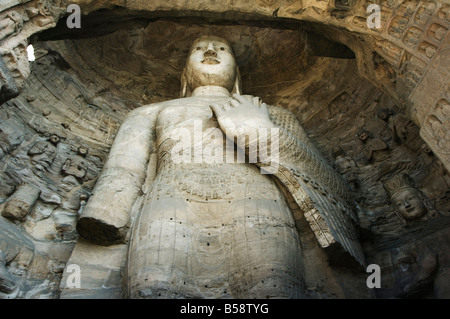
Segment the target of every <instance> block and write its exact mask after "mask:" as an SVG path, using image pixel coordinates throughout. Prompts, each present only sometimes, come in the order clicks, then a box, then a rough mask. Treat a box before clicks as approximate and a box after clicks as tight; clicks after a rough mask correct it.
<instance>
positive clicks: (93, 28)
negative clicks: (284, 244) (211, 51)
mask: <svg viewBox="0 0 450 319" xmlns="http://www.w3.org/2000/svg"><path fill="white" fill-rule="evenodd" d="M372 2H373V1H358V0H354V1H338V0H336V1H313V0H311V1H306V0H305V1H276V0H273V1H253V2H251V3H249V2H248V1H216V2H212V3H211V2H209V1H189V2H182V3H181V2H180V1H175V0H174V1H126V4H124V2H123V1H89V0H83V1H70V3H79V4H80V6H81V9H82V13H83V16H82V28H81V29H80V30H77V29H68V28H67V26H66V24H65V20H64V18H63V16H64V14H65V12H66V10H65V8H66V5H67V4H68V3H69V2H67V3H65V2H64V1H62V2H61V1H50V0H39V1H38V0H34V1H17V0H8V1H6V2H2V4H1V5H0V85H1V87H0V103H2V104H1V107H0V167H1V169H0V176H1V180H0V202H1V204H0V210H1V211H2V217H0V222H1V224H0V225H1V227H2V231H1V232H0V234H1V236H2V237H1V240H0V245H1V246H0V295H1V296H2V297H5V298H56V297H59V296H61V297H65V298H72V297H89V298H93V297H116V298H119V297H121V296H122V292H121V288H120V287H121V282H120V281H121V275H120V272H121V269H122V268H123V265H124V263H125V255H124V251H125V248H124V246H123V245H117V246H111V247H108V248H104V247H101V246H98V247H97V246H95V245H94V244H92V243H89V242H87V241H86V240H84V239H80V240H78V242H77V239H78V234H77V232H76V229H75V223H76V219H77V216H78V214H79V212H80V211H81V210H82V209H83V207H84V205H85V203H86V201H87V200H88V198H89V196H90V195H91V194H90V193H91V190H92V189H93V186H94V184H95V182H96V179H97V176H98V174H99V173H100V171H101V169H102V167H103V163H104V161H105V159H106V156H107V154H108V151H109V148H110V146H111V144H112V142H113V140H114V137H115V134H116V133H117V130H118V128H119V126H120V124H121V123H122V121H123V119H124V118H125V116H126V114H127V113H128V112H130V111H131V110H133V109H135V108H137V107H138V106H141V105H144V104H148V103H153V102H157V101H165V100H169V99H174V98H177V97H178V96H179V90H180V84H179V77H180V74H181V71H182V67H183V65H184V62H185V58H186V56H187V48H189V45H190V44H191V42H192V41H193V40H194V39H195V38H196V37H197V36H198V35H200V34H204V33H213V34H218V35H220V36H224V37H226V38H227V39H228V40H230V42H231V43H232V45H233V46H234V49H235V52H236V56H237V60H238V63H239V66H240V71H241V75H242V82H243V92H244V93H245V94H252V95H255V96H261V97H262V98H263V100H264V101H265V102H266V103H268V104H274V105H279V106H282V107H285V108H287V109H289V110H290V111H292V112H293V113H294V114H295V115H296V117H297V119H298V120H299V121H300V123H301V124H302V125H303V126H304V127H305V129H306V130H307V132H308V134H309V135H310V137H311V138H312V140H313V141H314V142H315V143H316V144H317V145H318V147H319V149H320V150H321V151H322V153H323V154H324V155H325V156H326V157H327V158H328V160H329V162H330V163H331V164H333V165H334V166H335V168H336V169H337V170H338V171H339V172H340V173H341V174H342V176H344V177H345V178H346V179H347V181H348V182H349V183H350V184H351V185H352V187H353V190H354V193H355V196H356V199H357V202H358V204H359V205H360V207H361V213H360V216H359V218H360V223H361V226H362V244H363V248H364V252H365V254H366V258H367V260H368V263H376V264H379V265H380V266H381V273H382V277H381V278H382V288H381V289H375V290H372V291H368V290H367V288H366V286H365V284H366V283H365V279H366V278H367V274H365V273H364V271H363V272H362V273H361V271H360V272H357V273H354V274H352V273H349V272H348V271H345V270H343V269H341V268H329V267H327V266H326V265H316V264H314V260H315V259H314V258H315V257H314V256H313V254H312V253H311V256H313V257H314V258H313V257H311V258H309V260H310V261H311V264H312V266H310V268H311V269H315V268H318V269H322V270H321V271H311V272H310V275H309V276H308V277H307V278H306V284H307V289H308V296H309V297H311V298H333V297H350V298H351V297H363V298H369V297H381V298H403V297H411V296H419V297H431V298H432V297H435V298H449V297H450V295H449V286H450V284H449V282H448V278H449V275H448V267H449V263H450V260H449V256H450V233H449V226H450V220H449V217H448V215H449V214H450V204H449V203H450V200H449V196H450V176H449V175H448V168H449V167H450V157H449V154H450V146H449V142H448V141H449V139H450V138H449V136H450V133H449V132H450V123H449V120H450V109H449V102H448V101H449V98H450V97H449V96H448V94H449V93H448V92H449V88H448V82H449V74H448V65H447V60H448V58H449V57H448V52H449V51H448V28H449V20H450V13H449V10H450V5H449V3H448V2H447V1H400V0H398V1H395V0H393V1H381V2H380V4H381V9H382V12H381V17H382V28H381V29H368V28H367V25H366V18H367V17H368V15H369V13H367V12H366V8H367V6H368V4H369V3H372ZM58 21H59V23H58V24H57V22H58ZM44 30H46V31H44ZM29 42H32V43H33V45H34V47H35V51H36V57H37V60H36V61H35V62H32V63H31V65H30V64H29V62H28V61H27V58H26V51H25V48H26V46H27V44H28V43H29ZM380 109H389V111H385V113H386V114H387V118H383V119H382V118H380V116H378V115H379V114H380V113H379V110H380ZM362 130H366V136H365V138H364V137H363V138H361V137H362V135H361V134H362ZM336 146H339V147H340V148H336ZM401 174H406V175H407V176H409V179H410V182H408V183H409V184H408V185H407V186H408V187H409V188H414V189H416V190H417V191H420V195H416V196H418V197H420V199H421V201H422V202H424V203H425V207H426V213H425V214H424V215H423V216H421V217H420V218H418V219H415V220H412V221H405V220H404V219H402V218H401V214H399V213H398V212H397V210H395V209H394V206H393V204H395V199H396V198H395V196H394V194H392V192H390V190H391V189H392V187H395V185H397V186H398V185H400V187H404V186H405V184H401V182H400V184H396V182H397V181H396V180H395V179H396V178H398V176H400V175H401ZM24 185H32V186H34V189H39V190H40V193H39V195H36V196H32V195H33V192H27V194H28V196H25V197H26V198H25V199H24V198H23V196H20V195H21V194H20V192H21V189H23V187H24ZM35 194H37V193H35ZM417 194H419V193H417ZM391 195H393V196H391ZM391 197H392V198H391ZM14 198H21V199H22V201H21V202H20V203H21V204H19V203H18V201H15V203H16V204H14ZM8 203H9V204H8ZM13 205H15V208H8V206H9V207H12V206H13ZM8 211H10V212H11V211H12V212H16V213H8ZM18 212H20V213H18ZM3 229H4V231H3ZM17 238H20V239H17ZM17 242H23V243H24V244H23V245H21V249H18V248H17V247H16V245H17V244H15V243H17ZM310 244H311V243H310ZM75 245H76V248H75V249H74V250H73V248H74V247H75ZM303 245H304V247H308V242H304V243H303ZM311 245H312V244H311ZM72 250H73V254H72ZM305 254H308V252H306V253H305ZM2 256H5V257H2ZM70 256H71V257H70ZM92 256H103V257H101V259H102V260H105V261H106V260H108V261H109V264H110V265H111V266H110V267H108V268H103V267H98V264H99V263H97V262H96V260H95V258H93V257H92ZM69 257H70V259H69ZM316 257H317V256H316ZM99 258H100V257H99ZM69 264H83V265H85V267H84V268H83V270H85V273H84V275H83V277H82V278H83V279H82V287H81V289H80V290H78V289H69V288H68V287H67V285H66V281H67V279H68V277H69V275H70V274H69V273H67V272H66V273H65V274H64V275H63V270H64V268H65V266H66V265H69ZM102 264H105V263H102ZM324 273H325V275H324ZM61 278H62V280H61ZM60 282H61V288H60V287H59V285H60ZM100 288H102V289H100Z"/></svg>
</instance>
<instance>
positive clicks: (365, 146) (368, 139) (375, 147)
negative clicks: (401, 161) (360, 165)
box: [356, 128, 389, 162]
mask: <svg viewBox="0 0 450 319" xmlns="http://www.w3.org/2000/svg"><path fill="white" fill-rule="evenodd" d="M356 135H357V136H358V138H359V140H360V141H361V142H362V152H361V155H362V156H360V157H362V158H363V159H364V160H365V161H366V162H378V161H382V160H384V159H386V158H387V157H388V156H389V154H388V151H389V146H388V145H387V144H386V143H385V142H384V141H383V140H382V139H380V138H378V137H373V136H372V134H371V133H370V132H369V131H367V130H366V129H363V128H362V129H360V130H358V132H357V133H356Z"/></svg>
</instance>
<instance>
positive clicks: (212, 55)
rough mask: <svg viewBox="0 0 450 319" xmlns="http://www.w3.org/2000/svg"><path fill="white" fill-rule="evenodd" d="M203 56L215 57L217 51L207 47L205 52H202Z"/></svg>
mask: <svg viewBox="0 0 450 319" xmlns="http://www.w3.org/2000/svg"><path fill="white" fill-rule="evenodd" d="M204 56H205V58H216V57H217V52H216V51H214V50H213V49H208V50H207V51H206V52H205V53H204Z"/></svg>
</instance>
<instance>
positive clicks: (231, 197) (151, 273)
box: [77, 36, 364, 298]
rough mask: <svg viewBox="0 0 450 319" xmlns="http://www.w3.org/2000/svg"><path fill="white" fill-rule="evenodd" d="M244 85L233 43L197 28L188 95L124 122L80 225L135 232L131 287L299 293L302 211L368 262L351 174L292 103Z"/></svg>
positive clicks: (88, 234)
mask: <svg viewBox="0 0 450 319" xmlns="http://www.w3.org/2000/svg"><path fill="white" fill-rule="evenodd" d="M240 90H241V89H240V76H239V71H238V67H237V65H236V62H235V58H234V54H233V51H232V47H231V45H230V44H229V43H228V42H227V41H226V40H224V39H222V38H218V37H213V36H205V37H201V38H199V39H197V40H196V41H195V42H194V44H193V46H192V48H191V50H190V53H189V57H188V59H187V63H186V67H185V69H184V71H183V74H182V90H181V95H182V97H181V98H180V99H176V100H171V101H167V102H161V103H155V104H151V105H147V106H143V107H140V108H138V109H136V110H134V111H132V112H131V113H130V114H129V115H128V116H127V118H126V119H125V121H124V122H123V124H122V126H121V128H120V130H119V132H118V134H117V136H116V138H115V141H114V143H113V146H112V148H111V150H110V154H109V158H108V160H107V162H106V164H105V166H104V168H103V172H102V174H101V175H100V177H99V180H98V182H97V184H96V186H95V189H94V191H93V195H92V196H91V197H90V199H89V201H88V203H87V205H86V207H85V209H84V211H83V213H82V215H81V216H80V219H79V221H78V223H77V230H78V232H79V233H80V235H82V236H83V237H85V238H87V239H89V240H91V241H92V242H94V243H97V244H101V245H112V244H117V243H124V242H127V241H128V255H127V266H126V272H125V280H124V281H125V289H124V291H125V294H126V296H125V297H128V298H197V297H206V298H227V297H228V298H230V297H232V298H266V297H269V298H272V297H277V298H300V297H303V296H304V278H303V267H302V249H301V245H300V241H299V233H298V231H297V229H296V222H297V221H299V220H304V219H306V221H307V222H308V223H309V225H310V227H311V229H312V230H313V232H314V234H315V236H316V238H317V241H318V242H319V244H320V245H321V247H323V248H324V249H325V250H326V251H332V252H337V251H341V250H342V249H341V248H343V250H342V251H346V252H347V253H349V254H350V255H351V256H353V258H354V259H356V260H357V261H358V262H359V263H361V264H364V256H363V252H362V249H361V246H360V244H359V241H358V222H357V214H356V212H357V210H356V208H357V207H356V204H355V202H354V201H353V199H352V197H351V191H350V190H349V188H348V186H347V184H346V183H345V182H344V181H343V179H342V178H341V176H340V175H339V174H338V173H337V172H335V171H334V170H333V169H332V168H331V166H329V165H328V163H327V162H326V160H325V159H324V158H323V157H322V156H321V155H320V153H319V151H318V150H317V149H316V147H315V146H314V145H313V144H312V143H311V141H310V140H309V138H308V136H307V134H306V133H305V131H304V130H303V128H302V127H301V126H300V125H299V123H298V121H297V119H296V118H295V117H294V116H293V114H292V113H290V112H289V111H287V110H285V109H283V108H281V107H276V106H268V105H266V104H265V103H263V102H262V101H261V99H260V98H257V97H253V96H248V95H241V93H240ZM285 196H290V198H293V199H294V201H293V205H294V204H295V205H296V206H297V209H296V210H295V211H296V212H297V213H296V214H295V215H294V214H293V213H292V212H291V209H290V207H289V206H288V200H287V199H286V198H285Z"/></svg>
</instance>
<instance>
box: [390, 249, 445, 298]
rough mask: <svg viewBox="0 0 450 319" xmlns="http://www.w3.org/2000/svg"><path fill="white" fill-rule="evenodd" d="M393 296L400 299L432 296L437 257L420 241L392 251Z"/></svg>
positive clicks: (437, 264)
mask: <svg viewBox="0 0 450 319" xmlns="http://www.w3.org/2000/svg"><path fill="white" fill-rule="evenodd" d="M393 265H394V268H395V270H394V273H395V277H396V280H395V290H396V292H395V295H396V297H400V298H408V297H417V296H420V295H424V294H425V295H426V294H427V293H428V294H432V291H433V282H434V280H435V277H436V273H437V270H438V268H439V262H438V256H437V254H436V253H435V252H434V251H432V250H431V249H430V248H429V247H427V245H425V243H423V242H422V241H417V242H413V243H411V244H407V245H405V246H403V247H401V248H398V249H395V250H394V251H393Z"/></svg>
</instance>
